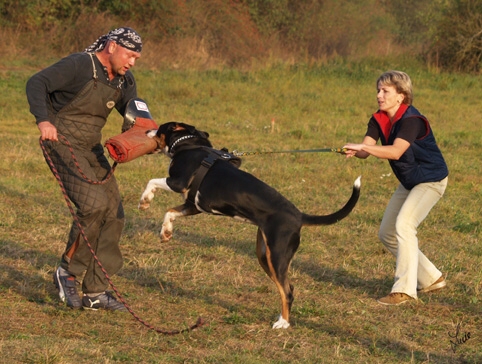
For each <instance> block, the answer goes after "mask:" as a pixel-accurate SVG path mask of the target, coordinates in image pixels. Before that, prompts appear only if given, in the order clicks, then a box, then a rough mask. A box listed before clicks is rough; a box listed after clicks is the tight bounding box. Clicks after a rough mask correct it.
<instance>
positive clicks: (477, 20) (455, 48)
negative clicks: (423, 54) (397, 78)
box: [430, 0, 482, 72]
mask: <svg viewBox="0 0 482 364" xmlns="http://www.w3.org/2000/svg"><path fill="white" fill-rule="evenodd" d="M430 57H431V59H432V61H433V62H434V63H435V64H436V65H437V66H439V67H441V68H443V69H448V70H452V71H462V72H480V70H481V66H482V2H481V1H480V0H454V1H452V2H451V5H450V6H448V7H447V8H446V9H445V11H444V12H443V15H442V19H441V21H440V23H439V24H438V26H437V28H436V32H435V37H434V43H433V47H432V49H431V52H430Z"/></svg>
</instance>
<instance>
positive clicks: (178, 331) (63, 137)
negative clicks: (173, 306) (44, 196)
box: [39, 135, 204, 335]
mask: <svg viewBox="0 0 482 364" xmlns="http://www.w3.org/2000/svg"><path fill="white" fill-rule="evenodd" d="M59 141H62V142H63V143H64V144H65V145H67V146H68V147H69V149H70V152H71V154H72V159H73V160H74V163H75V165H76V167H77V170H78V171H79V173H80V175H81V176H82V178H84V180H85V181H86V182H88V183H91V184H104V183H106V182H107V181H108V180H109V179H110V178H111V177H112V175H113V174H114V170H115V167H116V166H117V162H114V164H113V166H112V169H111V170H110V171H109V173H108V174H107V176H106V177H105V178H104V179H103V180H101V181H93V180H91V179H89V178H88V177H87V176H86V175H85V174H84V172H83V171H82V169H81V168H80V165H79V163H78V162H77V159H76V157H75V154H74V150H73V148H72V146H71V144H70V142H69V141H68V140H67V138H66V137H65V136H63V135H59ZM39 143H40V147H41V148H42V152H43V155H44V157H45V159H46V160H47V163H48V164H49V166H50V168H51V170H52V173H53V174H54V176H55V178H56V179H57V182H58V183H59V185H60V188H61V190H62V194H63V196H64V198H65V202H66V203H67V206H68V208H69V210H70V213H71V214H72V217H73V218H74V221H75V222H76V224H77V226H78V228H79V231H80V234H81V235H82V237H83V238H84V241H85V243H86V244H87V247H88V248H89V250H90V252H91V253H92V256H93V257H94V260H95V262H96V263H97V265H98V266H99V267H100V269H101V270H102V273H104V275H105V278H106V279H107V281H108V282H109V284H110V286H111V287H112V290H113V291H114V292H115V294H116V295H117V297H118V298H119V300H120V301H121V302H122V304H123V305H124V307H125V308H126V309H127V311H129V313H130V314H131V315H132V316H133V317H134V318H135V319H136V320H137V321H138V322H140V323H141V324H143V325H144V326H145V327H147V328H148V329H150V330H154V331H156V332H158V333H160V334H163V335H177V334H181V333H184V332H188V331H192V330H194V329H197V328H198V327H201V326H203V325H204V321H203V319H202V318H201V317H199V318H198V319H197V321H196V323H195V324H194V325H192V326H190V327H188V328H185V329H182V330H171V331H170V330H163V329H159V328H156V327H154V326H152V325H150V324H148V323H147V322H146V321H144V320H143V319H141V318H140V317H139V316H138V315H137V314H136V313H135V312H134V311H133V310H132V309H131V307H130V306H129V304H128V303H127V302H126V301H125V299H124V298H123V297H122V295H121V294H120V292H119V290H118V289H117V287H116V286H115V285H114V283H113V282H112V279H111V278H110V276H109V274H108V273H107V271H106V270H105V268H104V266H103V265H102V263H101V262H100V260H99V258H98V257H97V255H96V254H95V251H94V249H93V248H92V246H91V245H90V243H89V241H88V239H87V237H86V234H85V232H84V229H83V228H82V226H81V224H80V221H79V218H78V216H77V214H76V213H75V211H74V208H73V207H72V202H71V201H70V199H69V197H68V195H67V191H66V190H65V187H64V184H63V182H62V180H61V179H60V175H59V173H58V171H57V169H56V168H55V165H54V163H53V162H52V159H51V158H50V155H49V154H48V152H47V149H46V148H45V145H44V141H43V140H42V139H40V140H39Z"/></svg>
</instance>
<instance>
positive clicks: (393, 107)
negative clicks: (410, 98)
mask: <svg viewBox="0 0 482 364" xmlns="http://www.w3.org/2000/svg"><path fill="white" fill-rule="evenodd" d="M403 99H404V96H403V94H400V93H398V92H397V90H396V89H395V87H394V86H389V85H384V84H381V83H378V93H377V101H378V108H379V109H380V110H381V111H385V112H386V113H387V114H388V116H389V117H393V116H394V115H395V113H396V112H397V110H398V108H399V107H400V104H401V103H402V101H403Z"/></svg>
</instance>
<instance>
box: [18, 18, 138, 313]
mask: <svg viewBox="0 0 482 364" xmlns="http://www.w3.org/2000/svg"><path fill="white" fill-rule="evenodd" d="M141 50H142V40H141V37H140V36H139V34H138V33H137V32H136V31H135V30H133V29H131V28H127V27H122V28H117V29H114V30H112V31H110V32H109V33H107V34H106V35H103V36H101V37H100V38H99V39H97V41H95V42H94V44H92V45H91V46H90V47H88V48H87V49H85V51H84V52H82V53H74V54H71V55H69V56H67V57H65V58H63V59H61V60H60V61H58V62H57V63H55V64H53V65H51V66H49V67H47V68H45V69H44V70H42V71H40V72H38V73H37V74H35V75H33V76H32V77H31V78H30V79H29V81H28V82H27V87H26V91H27V98H28V102H29V105H30V112H31V113H32V114H33V115H34V116H35V119H36V123H37V126H38V128H39V130H40V134H41V140H42V143H43V145H44V148H45V153H46V158H50V160H51V161H52V164H53V166H51V165H50V164H49V166H50V168H51V169H52V172H54V173H55V174H56V177H57V178H60V180H61V181H62V184H63V186H64V188H65V191H66V193H67V195H68V198H69V199H70V201H72V203H73V204H74V205H75V207H76V208H77V218H78V219H77V221H74V222H73V224H72V227H71V229H70V234H69V238H68V241H67V246H66V249H65V252H64V253H63V255H62V259H61V263H60V266H59V267H58V269H57V270H56V271H55V273H54V283H55V285H56V286H57V288H58V290H59V296H60V298H61V300H62V301H64V302H65V303H66V304H67V306H69V307H71V308H74V309H79V308H82V307H83V308H85V309H94V310H97V309H108V310H126V308H125V307H124V305H123V304H122V303H121V302H119V301H117V300H116V299H115V298H114V296H112V294H111V293H110V292H106V289H107V288H108V286H109V282H108V280H107V279H106V276H105V274H104V272H103V271H102V269H101V267H100V266H99V264H97V262H96V261H95V258H94V254H95V255H96V256H97V258H98V260H99V261H100V262H101V264H102V266H103V267H104V269H105V271H106V272H107V273H108V275H109V276H112V275H113V274H115V273H116V272H118V270H119V269H120V268H121V267H122V263H123V262H122V254H121V252H120V249H119V240H120V236H121V232H122V229H123V227H124V209H123V206H122V202H121V197H120V194H119V189H118V186H117V182H116V180H115V178H114V176H113V175H112V176H111V177H109V178H108V179H107V182H105V181H104V182H105V183H104V182H101V183H99V181H103V180H104V179H105V178H106V176H108V175H109V171H110V170H111V166H110V164H109V162H108V160H107V158H106V156H105V155H104V148H103V146H102V144H101V130H102V128H103V127H104V125H105V123H106V121H107V117H108V115H109V114H110V112H111V111H112V109H113V108H114V107H115V108H116V109H117V111H118V112H119V113H120V114H121V115H124V113H125V110H126V106H127V103H128V101H129V100H130V99H132V98H135V97H137V89H136V82H135V79H134V76H133V75H132V73H131V71H130V68H131V67H133V66H134V65H135V62H136V61H137V59H138V58H139V57H140V55H141ZM75 160H76V161H77V163H75ZM77 164H78V165H77ZM79 170H80V171H81V172H80V171H79ZM82 174H83V175H82ZM85 177H87V178H85ZM93 182H94V183H93ZM95 182H97V183H95ZM79 225H80V228H79ZM85 240H87V241H88V243H89V244H90V245H91V247H92V251H91V249H90V248H89V247H88V245H87V244H86V241H85ZM79 280H82V293H83V297H80V296H79V293H78V290H77V285H78V284H79Z"/></svg>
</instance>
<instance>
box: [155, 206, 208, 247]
mask: <svg viewBox="0 0 482 364" xmlns="http://www.w3.org/2000/svg"><path fill="white" fill-rule="evenodd" d="M200 213H201V212H200V211H199V210H197V209H196V207H195V206H194V205H191V204H190V205H187V204H184V205H180V206H176V207H174V208H172V209H169V211H167V212H166V214H165V215H164V222H163V223H162V229H161V233H160V235H161V242H167V241H169V240H171V238H172V230H173V226H172V223H173V222H174V220H176V218H177V217H183V216H189V215H196V214H200Z"/></svg>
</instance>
